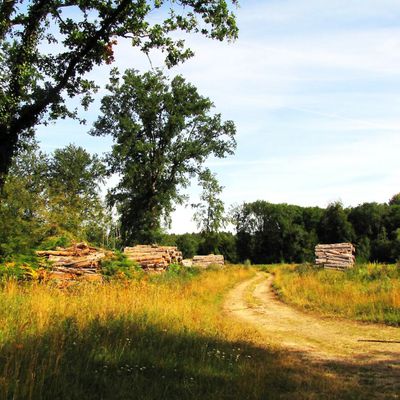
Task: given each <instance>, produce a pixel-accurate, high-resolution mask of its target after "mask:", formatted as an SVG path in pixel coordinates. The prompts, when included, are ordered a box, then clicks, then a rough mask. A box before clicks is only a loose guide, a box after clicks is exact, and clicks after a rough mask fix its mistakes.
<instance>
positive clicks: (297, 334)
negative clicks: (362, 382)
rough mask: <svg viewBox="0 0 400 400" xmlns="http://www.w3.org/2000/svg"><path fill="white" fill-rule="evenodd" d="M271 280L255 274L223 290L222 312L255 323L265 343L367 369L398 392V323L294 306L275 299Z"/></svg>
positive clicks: (318, 359)
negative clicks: (392, 324)
mask: <svg viewBox="0 0 400 400" xmlns="http://www.w3.org/2000/svg"><path fill="white" fill-rule="evenodd" d="M272 280H273V277H272V276H271V275H266V274H265V273H257V275H256V276H255V277H254V278H252V279H250V280H247V281H245V282H242V283H240V284H239V285H238V286H236V287H235V288H234V289H233V290H232V291H231V292H230V293H229V294H228V296H227V299H226V302H225V306H224V308H225V311H226V312H227V313H228V314H229V315H231V316H234V317H235V318H238V319H240V320H242V321H244V322H246V323H249V324H251V325H253V326H254V327H256V328H257V329H258V331H259V332H260V333H261V335H262V337H263V340H264V343H263V344H264V345H266V346H271V345H272V346H277V347H278V348H283V349H287V350H290V351H293V352H296V353H299V354H301V355H302V357H304V358H305V359H308V360H309V361H311V362H319V363H325V364H331V365H333V366H337V365H340V366H346V368H348V369H349V370H350V369H351V370H352V371H353V372H355V373H357V374H362V373H364V374H365V373H366V374H372V375H373V376H374V378H378V379H380V380H381V381H382V384H383V385H384V386H386V387H389V386H390V387H391V389H392V390H393V389H394V390H395V391H397V390H399V393H400V328H396V327H390V326H385V325H378V324H365V323H357V322H353V321H349V320H344V319H334V318H323V317H319V316H316V315H311V314H307V313H304V312H301V311H298V310H296V309H294V308H292V307H290V306H288V305H286V304H284V303H282V302H281V301H279V300H278V298H277V297H276V295H275V293H274V292H273V290H272ZM249 297H252V301H250V302H249V300H248V299H249ZM360 371H361V372H360ZM383 381H384V382H383ZM396 398H397V397H396Z"/></svg>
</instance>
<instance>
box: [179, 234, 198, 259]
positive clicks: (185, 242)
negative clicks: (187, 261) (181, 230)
mask: <svg viewBox="0 0 400 400" xmlns="http://www.w3.org/2000/svg"><path fill="white" fill-rule="evenodd" d="M176 246H178V249H179V250H180V251H181V252H182V254H183V258H193V256H195V255H196V254H198V249H199V241H198V238H197V236H196V235H195V234H190V233H185V234H183V235H178V237H177V238H176Z"/></svg>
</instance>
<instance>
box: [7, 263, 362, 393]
mask: <svg viewBox="0 0 400 400" xmlns="http://www.w3.org/2000/svg"><path fill="white" fill-rule="evenodd" d="M253 274H254V271H253V270H252V269H246V268H239V267H232V268H230V269H229V270H223V271H209V272H204V273H201V274H197V275H190V274H189V275H188V274H184V275H181V274H167V275H165V276H163V277H154V278H144V279H138V280H133V281H129V282H124V281H122V282H116V281H114V282H110V283H107V284H103V285H81V286H77V287H72V288H68V289H64V290H60V289H57V288H55V287H51V286H49V285H41V284H31V285H20V284H17V283H15V282H8V283H3V286H2V288H1V291H0V398H1V399H24V400H25V399H121V400H122V399H278V398H279V399H292V398H296V399H309V398H310V399H311V398H321V396H323V398H325V399H334V398H335V399H336V398H344V399H346V398H348V399H355V398H363V393H362V391H361V389H360V388H359V386H358V384H357V382H354V381H353V380H352V379H351V377H350V379H347V380H343V376H340V374H339V373H337V374H335V373H333V372H332V371H330V372H329V373H327V371H325V370H324V369H321V368H320V367H318V368H317V367H314V366H312V365H308V364H307V365H305V364H304V362H303V361H302V359H301V357H299V356H298V355H296V354H290V353H289V352H287V351H285V352H283V351H280V350H279V349H270V348H265V346H261V345H258V344H257V343H261V340H259V334H258V333H257V332H256V331H254V330H253V329H252V328H249V327H246V326H244V325H242V324H240V323H239V322H236V321H234V320H230V319H229V318H227V317H226V316H225V315H224V314H223V313H222V312H221V307H222V299H223V296H224V294H225V293H226V291H227V290H228V289H230V288H231V287H233V285H235V284H236V283H237V282H239V281H241V280H244V279H247V278H249V277H251V276H253Z"/></svg>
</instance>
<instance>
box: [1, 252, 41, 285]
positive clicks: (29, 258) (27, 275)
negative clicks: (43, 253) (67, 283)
mask: <svg viewBox="0 0 400 400" xmlns="http://www.w3.org/2000/svg"><path fill="white" fill-rule="evenodd" d="M47 267H48V265H46V264H43V263H42V262H41V261H40V260H39V259H38V258H37V257H36V256H35V255H22V254H15V255H13V256H12V257H11V256H9V257H8V259H5V260H4V261H2V262H0V281H3V282H7V281H9V280H15V281H32V280H39V279H41V277H42V275H41V271H44V270H45V269H46V268H47Z"/></svg>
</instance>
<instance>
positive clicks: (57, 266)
mask: <svg viewBox="0 0 400 400" xmlns="http://www.w3.org/2000/svg"><path fill="white" fill-rule="evenodd" d="M36 254H37V255H38V256H39V257H45V258H46V259H47V260H48V261H49V262H50V263H51V272H50V274H49V278H50V279H57V280H76V279H83V280H89V281H101V280H102V277H101V274H100V260H102V259H103V258H105V257H106V256H107V255H108V254H107V253H106V251H105V250H102V249H98V248H96V247H91V246H88V245H87V244H86V243H77V244H74V245H73V246H70V247H67V248H62V247H56V249H55V250H45V251H37V252H36Z"/></svg>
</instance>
